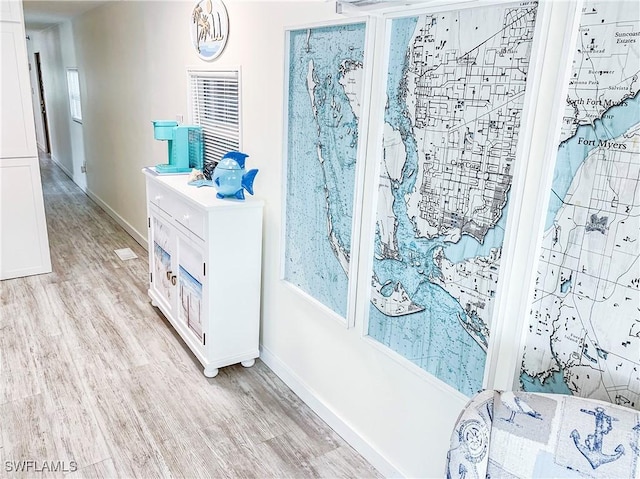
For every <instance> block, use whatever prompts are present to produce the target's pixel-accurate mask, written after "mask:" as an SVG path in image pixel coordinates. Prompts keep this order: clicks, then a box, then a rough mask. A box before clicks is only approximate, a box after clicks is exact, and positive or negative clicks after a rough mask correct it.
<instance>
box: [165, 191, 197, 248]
mask: <svg viewBox="0 0 640 479" xmlns="http://www.w3.org/2000/svg"><path fill="white" fill-rule="evenodd" d="M167 206H168V208H169V213H170V214H171V216H173V219H174V220H176V222H178V223H180V224H181V225H182V226H184V227H185V228H187V229H188V230H189V231H191V232H192V233H193V234H195V235H196V236H198V237H199V238H201V239H204V212H203V211H201V210H199V209H198V208H195V207H194V206H192V205H190V204H189V203H187V202H186V201H182V200H180V199H178V198H172V201H171V202H170V203H169V204H168V205H167Z"/></svg>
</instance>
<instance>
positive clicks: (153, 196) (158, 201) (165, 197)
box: [147, 182, 174, 213]
mask: <svg viewBox="0 0 640 479" xmlns="http://www.w3.org/2000/svg"><path fill="white" fill-rule="evenodd" d="M147 190H148V194H149V202H150V203H152V204H154V205H156V206H157V207H158V208H160V209H162V210H164V211H166V212H167V213H169V209H168V206H167V205H169V203H171V198H172V197H173V196H174V195H172V194H171V192H170V191H169V190H166V189H164V188H162V187H161V186H159V185H157V184H155V183H152V182H149V184H148V185H147Z"/></svg>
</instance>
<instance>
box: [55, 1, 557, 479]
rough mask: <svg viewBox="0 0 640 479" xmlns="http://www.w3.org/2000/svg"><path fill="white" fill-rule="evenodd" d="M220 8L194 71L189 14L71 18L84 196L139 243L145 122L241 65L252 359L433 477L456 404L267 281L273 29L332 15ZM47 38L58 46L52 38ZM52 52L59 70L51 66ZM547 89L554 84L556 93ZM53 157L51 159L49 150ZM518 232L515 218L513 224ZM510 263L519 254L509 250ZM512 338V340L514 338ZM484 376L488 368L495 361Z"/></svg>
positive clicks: (273, 266) (379, 450) (377, 456)
mask: <svg viewBox="0 0 640 479" xmlns="http://www.w3.org/2000/svg"><path fill="white" fill-rule="evenodd" d="M226 4H227V8H228V11H229V18H230V22H231V30H230V31H231V34H230V38H229V42H228V45H227V48H226V50H225V52H224V53H223V54H222V56H221V57H220V58H219V59H218V60H216V61H215V62H212V63H206V62H203V61H201V60H200V59H199V58H198V57H197V55H196V53H195V52H194V51H193V49H192V47H191V43H190V35H189V28H188V27H189V19H190V13H191V9H192V7H193V3H192V2H146V1H145V2H134V1H126V2H109V3H107V4H105V5H103V6H101V7H98V8H96V9H95V10H92V11H89V12H88V13H86V14H84V15H83V16H81V17H79V18H77V19H75V20H74V22H73V35H74V44H75V48H76V53H77V66H78V67H79V69H80V72H81V89H82V92H81V93H82V100H83V114H84V122H83V128H84V141H85V145H86V162H87V191H88V193H89V195H90V196H91V197H92V198H94V199H95V200H96V201H97V202H98V203H100V204H101V205H102V206H103V207H105V209H107V211H108V212H110V213H111V214H112V215H113V216H114V217H116V218H118V219H119V221H120V222H121V223H122V224H123V225H124V226H125V227H126V228H127V229H128V231H129V232H130V233H131V234H132V235H133V236H134V237H135V238H136V239H138V241H140V242H142V243H144V241H145V238H146V210H145V192H144V181H143V177H142V174H141V173H140V169H141V168H142V167H143V166H146V165H153V164H156V163H163V162H165V158H166V144H165V143H163V142H159V141H156V140H154V139H153V131H152V127H151V121H152V120H157V119H175V117H176V115H177V114H182V115H184V117H185V119H187V113H188V112H187V79H186V69H187V67H188V66H200V67H203V68H212V69H213V68H232V67H237V66H240V67H241V68H242V102H243V103H242V104H243V125H242V126H243V146H242V149H243V150H244V151H245V152H247V153H248V154H249V155H250V158H249V160H248V161H249V165H250V167H251V168H259V169H260V173H259V175H258V176H257V179H256V184H255V190H256V196H259V197H262V198H263V199H264V200H265V201H266V209H265V222H264V255H263V256H264V264H263V267H264V271H263V301H262V302H263V306H262V311H263V315H262V337H261V343H262V346H263V351H264V354H263V358H264V359H265V361H266V362H267V364H269V365H270V366H271V367H272V368H273V369H274V370H275V371H276V372H277V373H278V374H279V375H281V376H282V377H283V378H284V379H285V380H286V381H287V382H288V383H289V384H290V385H291V386H292V388H293V389H294V390H295V391H296V392H297V393H298V394H299V395H300V396H301V397H303V399H305V400H306V401H308V402H309V404H311V405H312V406H313V407H314V408H315V409H316V411H317V412H318V413H320V414H321V415H322V416H323V417H324V418H325V419H326V420H328V421H329V422H330V424H331V425H333V426H334V427H335V428H336V429H337V430H338V432H340V433H341V434H343V435H344V436H345V437H346V438H347V439H349V440H350V441H352V444H353V445H354V446H356V447H357V448H358V449H359V450H360V451H361V452H363V453H364V454H365V455H366V457H367V458H368V459H369V460H370V461H371V462H373V463H374V465H376V466H377V467H378V468H379V469H380V470H381V472H383V473H385V474H388V475H399V474H402V475H406V476H411V477H442V476H443V474H444V464H445V458H446V451H447V448H448V440H449V435H450V432H451V430H452V427H453V424H454V421H455V419H456V417H457V415H458V413H459V411H460V410H461V408H462V406H463V405H464V403H465V402H466V398H465V397H463V396H462V395H460V394H458V393H457V392H455V391H453V390H451V389H450V388H449V387H447V386H444V385H442V384H440V383H439V382H438V381H436V380H430V379H429V378H428V377H427V376H428V375H426V374H422V373H416V371H415V368H408V367H405V365H404V364H402V363H401V362H399V361H397V360H395V359H393V358H391V357H390V356H389V355H387V354H386V353H384V352H382V351H381V349H380V348H379V347H377V346H376V345H374V344H372V343H371V342H369V341H367V340H365V339H363V338H362V331H363V325H362V321H363V318H362V317H358V318H357V321H356V326H355V328H352V329H349V330H347V329H345V328H344V326H343V325H341V324H339V323H338V322H336V321H334V320H332V319H331V318H329V317H327V315H326V314H325V313H323V312H322V311H320V310H319V309H317V308H316V307H314V306H313V305H312V304H310V303H308V302H307V301H306V300H304V299H302V298H301V297H299V296H298V295H297V294H296V293H294V292H293V291H292V290H291V289H289V288H288V287H286V285H285V284H284V283H283V282H281V281H280V279H279V278H280V262H281V258H280V254H281V246H282V245H281V227H282V217H281V208H282V193H281V192H282V178H283V162H282V159H283V145H282V138H283V131H282V128H283V90H284V89H283V82H284V56H285V51H284V47H285V42H284V29H285V27H286V26H296V25H307V24H310V23H313V22H320V21H328V20H332V19H337V18H342V17H340V16H338V15H336V14H335V3H334V2H282V3H278V2H233V1H231V0H229V1H227V2H226ZM564 23H566V22H564V21H563V19H562V18H560V21H559V22H558V26H557V32H556V34H560V35H562V34H563V31H562V29H563V25H564ZM52 35H53V34H52ZM57 35H58V37H59V41H63V39H62V37H64V34H61V33H58V34H57ZM550 37H551V41H550V47H552V48H556V47H553V45H557V44H559V42H556V41H555V40H558V39H557V38H555V39H554V38H553V35H550ZM107 39H108V40H107ZM53 53H54V55H53V56H54V58H58V59H57V60H55V61H56V62H58V67H57V68H58V71H60V70H61V69H62V66H63V65H62V60H61V59H59V58H60V55H58V57H56V56H55V52H53ZM550 58H551V57H550ZM553 62H555V64H554V63H550V64H548V65H547V66H546V70H545V71H546V73H545V75H547V78H548V79H549V78H556V77H557V76H558V62H559V60H558V58H557V56H556V57H553ZM547 83H549V84H552V85H553V86H554V85H555V81H551V82H547ZM545 88H550V87H549V85H547V86H546V87H545ZM543 93H544V92H543ZM548 93H549V91H547V92H546V93H545V94H543V95H541V96H539V98H544V99H546V100H547V101H542V102H539V103H540V104H541V105H542V109H543V110H544V109H545V108H546V109H549V108H551V107H552V101H551V100H553V99H554V98H555V97H553V95H551V94H548ZM545 115H546V116H545ZM533 120H535V119H533ZM535 121H537V126H536V123H534V124H533V126H532V128H531V131H532V132H533V133H532V144H534V145H537V147H538V148H539V149H540V150H541V151H544V149H545V145H546V142H547V141H548V138H547V137H548V135H547V133H546V132H547V131H548V112H545V111H542V112H540V114H539V118H538V119H537V120H535ZM543 121H546V122H547V123H546V124H543ZM372 141H375V140H372ZM56 148H60V149H62V147H61V146H60V144H59V143H56ZM66 148H67V149H70V147H69V145H66ZM529 165H533V166H531V168H527V167H526V166H527V165H525V166H524V167H523V168H522V169H521V170H522V173H521V174H520V177H519V179H518V182H519V184H521V185H525V184H527V181H526V180H527V178H532V181H534V183H531V182H530V183H529V184H530V185H532V187H531V188H530V189H531V191H524V189H523V188H521V191H520V193H517V192H516V193H514V195H516V196H517V195H519V196H518V201H519V202H520V203H523V204H531V202H532V204H535V200H536V197H537V195H539V191H538V190H539V188H538V185H539V184H542V183H544V181H546V179H545V178H546V177H547V176H548V175H546V176H545V174H544V171H545V166H544V162H543V161H542V160H541V158H540V157H539V156H536V157H534V158H533V160H532V162H530V163H529ZM69 167H71V165H69ZM524 221H525V219H523V218H520V217H518V216H517V215H516V216H515V218H514V220H513V223H514V224H516V225H519V224H521V223H522V224H524ZM513 251H516V252H520V251H526V248H520V249H518V248H515V247H514V248H512V252H513ZM513 254H514V253H512V255H513ZM533 258H534V256H530V255H529V256H528V255H526V254H525V255H522V254H521V255H520V256H519V258H514V261H516V262H518V261H519V262H520V263H519V264H520V266H521V267H520V268H519V269H518V268H514V269H515V271H517V272H518V274H524V275H529V276H530V274H531V272H530V271H529V270H530V269H531V266H530V263H531V261H532V260H533ZM527 268H528V269H527ZM530 279H531V278H530V277H526V276H525V277H519V278H518V281H514V282H512V286H511V287H512V288H518V289H520V290H521V289H522V284H525V285H526V284H528V283H530ZM523 295H526V292H524V293H522V292H521V293H520V295H516V296H517V297H515V299H513V300H512V304H511V306H514V307H515V310H517V309H518V307H519V305H520V301H521V297H522V296H523ZM506 297H507V298H508V295H507V296H506ZM506 301H507V303H509V299H507V300H506ZM506 311H509V308H506ZM518 332H519V330H517V331H515V332H513V331H512V332H511V335H512V336H513V337H516V336H517V334H518ZM513 349H515V350H516V352H517V345H513V347H512V348H504V350H505V351H507V352H505V353H504V354H507V355H509V356H512V355H513V354H514V352H513ZM493 364H500V357H499V356H496V358H494V359H493Z"/></svg>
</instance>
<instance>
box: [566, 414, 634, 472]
mask: <svg viewBox="0 0 640 479" xmlns="http://www.w3.org/2000/svg"><path fill="white" fill-rule="evenodd" d="M580 411H581V412H584V413H587V414H590V415H592V416H595V419H596V428H595V430H594V431H593V434H589V435H587V438H586V439H585V440H584V444H580V433H579V432H578V431H577V430H576V429H574V430H573V431H571V438H572V439H573V442H574V443H575V445H576V447H577V448H578V451H580V453H581V454H582V455H583V456H584V457H585V458H587V461H589V464H591V468H592V469H595V468H597V467H599V466H602V465H603V464H607V463H608V462H613V461H616V460H618V459H619V458H620V456H622V455H623V454H624V446H623V445H622V444H618V445H617V446H616V448H615V454H604V453H603V452H602V437H603V436H604V435H605V434H609V432H611V430H612V429H613V428H612V427H611V422H612V421H617V419H616V418H613V417H611V416H609V415H608V414H605V412H604V408H602V407H596V410H595V411H590V410H588V409H580Z"/></svg>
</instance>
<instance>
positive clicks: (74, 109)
mask: <svg viewBox="0 0 640 479" xmlns="http://www.w3.org/2000/svg"><path fill="white" fill-rule="evenodd" d="M67 93H68V95H69V112H70V113H71V119H72V120H73V121H76V122H78V123H82V101H81V100H80V74H79V73H78V69H77V68H67Z"/></svg>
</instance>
